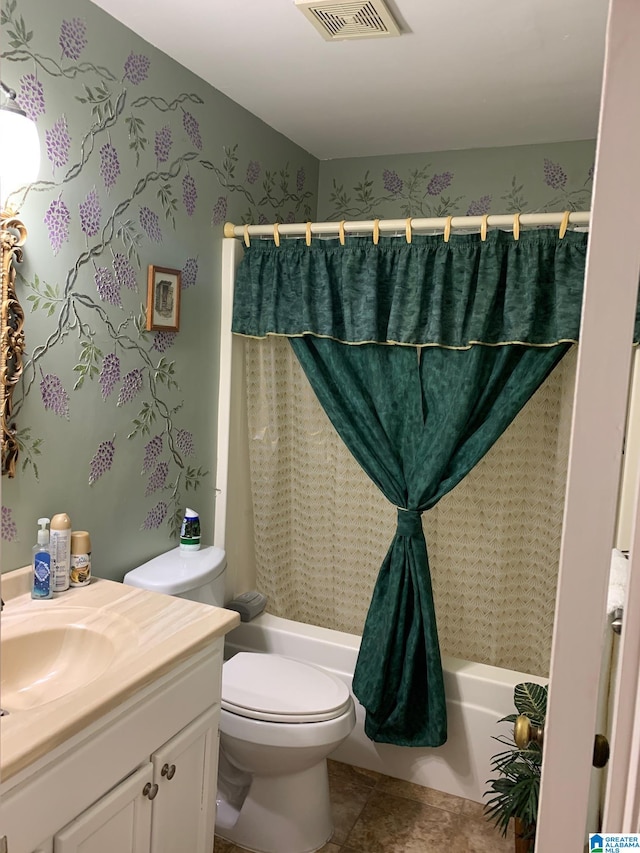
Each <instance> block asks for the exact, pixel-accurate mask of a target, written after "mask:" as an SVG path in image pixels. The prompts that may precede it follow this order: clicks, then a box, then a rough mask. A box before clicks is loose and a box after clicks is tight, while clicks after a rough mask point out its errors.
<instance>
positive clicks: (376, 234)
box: [373, 219, 411, 246]
mask: <svg viewBox="0 0 640 853" xmlns="http://www.w3.org/2000/svg"><path fill="white" fill-rule="evenodd" d="M379 240H380V220H379V219H374V220H373V245H374V246H377V245H378V241H379ZM409 242H411V240H409Z"/></svg>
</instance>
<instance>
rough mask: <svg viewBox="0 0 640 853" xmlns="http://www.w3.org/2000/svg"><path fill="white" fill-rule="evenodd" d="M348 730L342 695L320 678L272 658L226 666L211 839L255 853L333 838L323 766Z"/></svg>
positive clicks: (351, 713) (348, 706)
mask: <svg viewBox="0 0 640 853" xmlns="http://www.w3.org/2000/svg"><path fill="white" fill-rule="evenodd" d="M354 724H355V710H354V705H353V700H352V698H351V696H350V693H349V690H348V688H347V687H346V685H345V684H344V683H343V682H342V681H340V680H339V679H338V678H336V677H335V676H333V675H331V674H330V673H328V672H325V671H324V670H321V669H318V668H316V667H313V666H311V665H310V664H306V663H302V662H301V661H296V660H292V659H290V658H284V657H281V656H280V655H270V654H253V653H247V652H240V653H239V654H237V655H235V657H233V658H231V659H230V660H228V661H226V663H225V664H224V665H223V668H222V711H221V717H220V751H221V756H222V757H223V760H222V762H221V770H220V774H219V778H220V780H221V784H219V786H218V818H217V821H216V833H217V834H218V835H220V836H222V837H223V838H226V839H227V840H229V841H232V842H233V843H234V844H237V845H239V846H241V847H245V848H248V849H249V850H256V851H260V853H310V851H313V850H318V849H319V848H320V847H322V846H323V845H324V844H325V843H326V842H327V841H328V840H329V838H330V837H331V834H332V832H333V825H332V821H331V808H330V803H329V785H328V779H327V763H326V758H327V756H328V755H329V754H330V753H331V752H332V751H333V750H334V749H335V748H336V747H337V746H339V745H340V744H341V743H342V741H343V740H344V739H345V738H346V737H348V735H349V734H350V733H351V731H352V729H353V727H354ZM241 774H244V782H245V788H244V790H243V791H242V792H241V793H240V794H239V793H238V791H239V789H238V787H237V786H240V788H242V782H243V776H242V775H241ZM225 777H226V778H227V779H230V780H231V782H232V785H233V783H235V785H236V787H235V788H234V787H231V788H230V789H229V788H226V787H225ZM225 793H226V794H227V795H226V796H225Z"/></svg>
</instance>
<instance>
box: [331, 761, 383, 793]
mask: <svg viewBox="0 0 640 853" xmlns="http://www.w3.org/2000/svg"><path fill="white" fill-rule="evenodd" d="M327 768H328V770H329V777H335V778H340V779H352V780H354V781H357V782H359V783H361V784H363V785H369V786H370V787H373V786H374V785H375V784H376V783H377V781H378V780H379V779H384V778H386V777H384V776H383V775H382V773H377V772H376V771H375V770H367V769H366V767H354V766H353V765H352V764H345V763H344V762H343V761H332V760H329V761H327Z"/></svg>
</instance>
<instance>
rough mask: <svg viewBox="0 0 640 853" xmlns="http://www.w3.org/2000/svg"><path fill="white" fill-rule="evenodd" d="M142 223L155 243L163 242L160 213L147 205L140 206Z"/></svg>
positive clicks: (144, 229)
mask: <svg viewBox="0 0 640 853" xmlns="http://www.w3.org/2000/svg"><path fill="white" fill-rule="evenodd" d="M140 225H141V226H142V229H143V231H145V232H146V235H147V237H148V238H149V239H150V240H153V242H154V243H162V231H161V230H160V220H159V219H158V215H157V214H156V213H154V212H153V210H151V209H150V208H148V207H147V206H146V205H145V206H144V207H141V208H140Z"/></svg>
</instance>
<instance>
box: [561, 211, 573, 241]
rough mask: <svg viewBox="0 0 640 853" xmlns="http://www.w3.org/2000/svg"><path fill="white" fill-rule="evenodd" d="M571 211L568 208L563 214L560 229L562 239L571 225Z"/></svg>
mask: <svg viewBox="0 0 640 853" xmlns="http://www.w3.org/2000/svg"><path fill="white" fill-rule="evenodd" d="M570 216H571V213H570V212H569V211H568V210H565V212H564V213H563V214H562V222H561V223H560V230H559V231H558V237H559V238H560V239H561V240H562V238H563V237H564V235H565V234H566V233H567V228H568V227H569V217H570Z"/></svg>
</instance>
